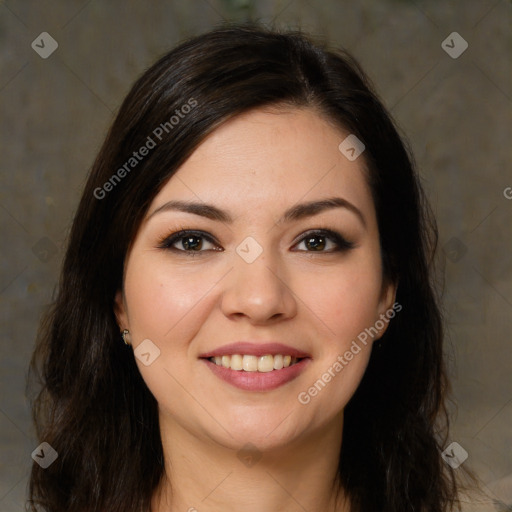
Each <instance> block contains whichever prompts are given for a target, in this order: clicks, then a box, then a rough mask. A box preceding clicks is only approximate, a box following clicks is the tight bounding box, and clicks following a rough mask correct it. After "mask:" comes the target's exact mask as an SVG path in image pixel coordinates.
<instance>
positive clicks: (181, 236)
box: [158, 230, 221, 256]
mask: <svg viewBox="0 0 512 512" xmlns="http://www.w3.org/2000/svg"><path fill="white" fill-rule="evenodd" d="M205 241H206V243H207V244H212V245H213V246H214V247H217V249H211V248H210V249H208V248H207V249H205V248H204V242H205ZM158 247H159V249H169V250H171V251H178V252H182V253H188V254H189V255H191V256H195V255H196V254H194V253H201V252H205V251H211V250H214V251H219V250H221V249H220V248H219V246H218V245H216V243H215V241H214V240H213V238H212V237H211V236H209V235H207V234H206V233H204V232H202V231H192V230H180V231H177V232H176V233H172V234H171V235H167V236H165V237H164V238H162V239H160V240H159V242H158Z"/></svg>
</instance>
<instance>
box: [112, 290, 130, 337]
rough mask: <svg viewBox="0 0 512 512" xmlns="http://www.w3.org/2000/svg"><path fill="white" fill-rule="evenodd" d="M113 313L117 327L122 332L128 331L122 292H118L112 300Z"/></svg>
mask: <svg viewBox="0 0 512 512" xmlns="http://www.w3.org/2000/svg"><path fill="white" fill-rule="evenodd" d="M114 313H115V315H116V320H117V325H118V326H119V329H120V330H121V331H122V330H123V329H129V322H128V315H127V313H126V301H125V300H124V294H123V291H122V290H118V291H117V293H116V296H115V299H114Z"/></svg>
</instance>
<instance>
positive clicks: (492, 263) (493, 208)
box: [0, 0, 512, 512]
mask: <svg viewBox="0 0 512 512" xmlns="http://www.w3.org/2000/svg"><path fill="white" fill-rule="evenodd" d="M248 17H253V18H259V19H261V20H263V21H267V22H270V21H274V22H276V23H277V24H279V25H280V26H284V27H298V26H301V27H302V28H304V29H306V30H308V31H310V32H311V33H313V34H316V35H320V36H324V37H327V38H328V39H329V40H330V41H331V43H332V44H333V45H339V46H343V47H345V48H347V49H348V50H350V51H351V52H352V53H353V54H354V55H355V56H356V57H357V58H358V59H359V60H360V62H361V63H362V65H363V67H364V68H365V69H366V71H367V72H368V74H369V75H370V77H371V78H372V79H373V81H374V83H375V85H376V87H377V89H378V91H379V93H380V95H381V97H382V99H383V101H384V102H385V104H386V105H387V107H388V108H389V109H390V110H391V112H392V114H393V116H394V117H395V118H396V120H397V122H398V123H399V125H400V127H401V129H402V130H403V132H404V133H405V134H406V135H407V136H408V137H409V139H410V141H411V144H412V147H413V150H414V152H415V155H416V158H417V163H418V166H419V169H420V171H421V174H422V176H423V179H424V185H425V187H426V189H427V191H428V193H429V195H430V198H431V201H432V204H433V206H434V209H435V211H436V214H437V217H438V222H439V228H440V253H439V255H440V263H441V270H442V272H443V274H444V275H443V277H444V280H445V292H444V309H445V314H446V324H447V332H448V345H447V352H448V354H449V358H450V367H451V373H452V375H453V397H454V400H455V402H457V404H458V406H457V410H455V408H453V409H452V410H453V418H452V422H453V430H452V433H451V437H450V441H456V442H457V443H459V444H460V445H461V446H462V447H463V448H464V449H465V450H466V451H467V452H468V454H469V457H468V459H467V461H466V462H465V463H464V464H467V465H468V466H469V465H470V466H471V467H472V468H473V469H475V470H476V472H477V474H478V475H479V476H480V477H481V478H482V480H483V481H484V482H485V484H486V485H487V487H488V489H489V492H491V493H492V495H493V497H494V499H495V507H496V510H512V508H506V507H512V447H511V446H512V339H511V334H510V333H511V328H512V264H511V259H512V256H511V254H512V229H511V227H512V222H511V220H512V171H511V167H510V162H511V156H512V155H511V150H510V148H511V141H512V137H511V132H512V122H511V108H512V92H511V57H512V44H511V43H512V37H511V30H510V27H511V21H512V4H511V2H510V0H479V1H477V0H473V1H469V0H453V1H450V2H446V1H444V0H423V1H420V0H418V1H412V0H410V1H406V0H362V1H355V0H324V1H321V0H262V1H256V0H254V1H251V0H245V1H244V0H238V1H237V0H231V1H228V0H190V1H187V0H180V1H177V0H174V1H172V0H168V1H153V2H143V1H134V0H132V1H124V2H123V1H120V0H112V1H108V2H107V1H100V0H89V1H87V0H80V1H79V0H71V1H64V0H61V1H53V2H51V1H35V0H31V1H23V0H9V1H2V2H0V69H1V71H0V105H1V106H0V109H1V110H0V111H1V125H0V130H1V137H0V145H1V146H0V149H1V151H0V169H1V173H0V227H1V240H2V244H1V247H2V249H1V267H0V303H1V310H0V315H1V316H0V511H2V512H11V511H12V512H14V511H20V510H22V509H23V503H24V497H25V493H26V485H27V476H28V472H29V469H30V465H31V463H32V459H31V456H30V455H31V452H32V451H33V450H34V448H35V447H36V446H37V442H36V441H35V439H34V433H33V428H32V426H31V421H30V412H29V409H28V406H27V401H26V398H25V377H26V372H27V364H28V361H29V358H30V355H31V351H32V348H33V344H34V337H35V332H36V328H37V323H38V319H39V316H40V314H41V311H42V307H43V306H44V305H46V304H48V303H49V301H50V299H51V296H52V292H53V290H54V287H55V285H56V281H57V277H58V272H59V266H60V263H61V261H62V257H63V251H64V247H65V240H66V235H67V232H68V229H69V226H70V222H71V220H72V215H73V212H74V210H75V208H76V206H77V204H78V200H79V197H80V194H81V190H82V187H83V185H84V180H85V178H86V175H87V172H88V170H89V168H90V166H91V164H92V162H93V159H94V157H95V154H96V152H97V151H98V149H99V145H100V143H101V142H102V139H103V138H104V136H105V134H106V130H107V128H108V126H109V124H110V123H111V121H112V119H113V116H114V114H115V112H116V110H117V109H118V107H119V105H120V102H121V101H122V99H123V97H124V95H125V94H126V93H127V91H128V89H129V88H130V86H131V84H132V83H133V81H134V80H135V78H136V77H137V76H139V75H140V73H142V72H143V71H144V70H145V69H146V68H147V67H149V66H150V65H151V64H152V63H153V62H154V61H155V60H156V58H157V57H159V56H160V55H162V54H163V53H164V52H165V51H167V50H168V49H170V48H171V47H172V46H173V45H174V44H175V43H177V42H178V41H179V40H180V39H182V38H183V37H186V36H189V35H193V34H197V33H199V32H202V31H205V30H207V29H209V28H211V27H213V26H214V25H216V24H217V23H219V22H221V21H222V20H223V19H240V20H243V19H247V18H248ZM42 32H47V33H48V34H50V35H51V37H52V38H53V39H55V41H56V42H57V43H58V48H57V49H56V50H55V51H54V53H52V54H51V55H49V56H48V57H47V58H42V57H41V56H40V55H39V54H38V53H36V51H35V50H34V49H33V48H32V47H31V44H32V42H33V41H34V40H35V41H36V42H37V41H40V39H38V36H39V35H40V34H41V33H42ZM453 32H457V33H458V34H459V35H460V37H462V39H460V38H458V36H453V35H451V34H452V33H453ZM45 37H46V36H45ZM454 37H455V39H454ZM47 41H48V40H47ZM443 41H446V42H445V43H443ZM463 41H466V42H467V44H468V48H467V49H466V50H465V51H464V52H463V53H462V54H461V55H458V56H456V54H457V53H459V52H460V51H461V50H462V48H463V46H464V42H463ZM451 47H453V48H451ZM48 48H50V47H49V46H48V45H47V46H46V50H45V51H48ZM445 49H446V50H448V52H447V51H445ZM41 51H42V49H41ZM449 53H451V54H452V55H450V54H449ZM454 57H456V58H454Z"/></svg>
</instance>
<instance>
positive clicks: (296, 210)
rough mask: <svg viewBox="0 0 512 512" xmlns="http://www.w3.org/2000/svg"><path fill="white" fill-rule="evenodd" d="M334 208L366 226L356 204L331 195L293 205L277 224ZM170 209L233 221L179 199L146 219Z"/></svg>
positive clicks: (210, 207) (221, 213)
mask: <svg viewBox="0 0 512 512" xmlns="http://www.w3.org/2000/svg"><path fill="white" fill-rule="evenodd" d="M332 208H346V209H347V210H349V211H351V212H352V213H354V214H355V215H356V216H357V217H358V218H359V220H360V221H361V222H362V224H363V226H365V227H366V220H365V218H364V215H363V214H362V212H361V210H359V208H357V207H356V206H354V205H353V204H352V203H350V202H349V201H347V200H346V199H343V198H342V197H330V198H327V199H321V200H319V201H310V202H307V203H301V204H297V205H295V206H292V207H291V208H289V209H288V210H286V211H285V212H284V214H283V216H282V217H281V218H280V219H279V220H278V221H277V222H276V224H282V223H285V222H292V221H297V220H300V219H304V218H306V217H311V216H313V215H317V214H318V213H321V212H323V211H325V210H329V209H332ZM168 211H180V212H185V213H192V214H194V215H200V216H201V217H206V218H207V219H211V220H215V221H219V222H224V223H227V224H232V223H233V217H232V216H231V215H230V214H229V213H228V212H226V211H225V210H221V209H220V208H217V207H216V206H213V205H211V204H206V203H194V202H189V201H178V200H173V201H168V202H167V203H165V204H163V205H162V206H160V207H158V208H157V209H156V210H154V211H153V212H152V213H151V214H150V215H149V216H148V217H147V218H146V221H148V220H149V219H150V218H151V217H153V216H154V215H156V214H157V213H161V212H168Z"/></svg>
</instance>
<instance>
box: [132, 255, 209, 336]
mask: <svg viewBox="0 0 512 512" xmlns="http://www.w3.org/2000/svg"><path fill="white" fill-rule="evenodd" d="M162 259H163V260H164V261H160V259H158V261H155V258H154V257H153V258H152V259H151V260H150V258H149V257H148V258H147V260H145V259H144V258H140V259H139V261H137V262H135V261H134V262H133V265H132V266H130V267H128V269H127V274H126V279H125V291H126V296H127V297H128V298H129V299H128V311H129V313H130V325H131V327H132V331H133V333H134V334H135V335H136V336H137V338H140V339H143V338H150V339H155V340H158V344H159V346H160V345H162V346H165V344H168V343H169V340H170V339H175V340H182V339H184V340H186V339H187V336H185V334H184V332H183V329H186V328H187V326H188V327H191V324H192V325H193V326H196V328H197V326H198V325H200V324H201V321H200V318H199V317H200V315H201V311H202V310H204V305H205V304H206V303H207V301H208V291H209V290H212V289H213V287H214V285H215V283H216V282H217V281H218V278H216V277H215V276H214V275H213V273H212V272H199V271H198V270H197V268H193V267H194V265H189V266H188V268H185V266H184V267H181V268H180V267H178V266H173V267H172V268H171V266H170V265H169V264H166V262H165V258H162ZM191 313H193V317H194V318H193V322H191V319H192V318H191ZM178 332H179V333H180V335H179V336H177V333H178Z"/></svg>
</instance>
